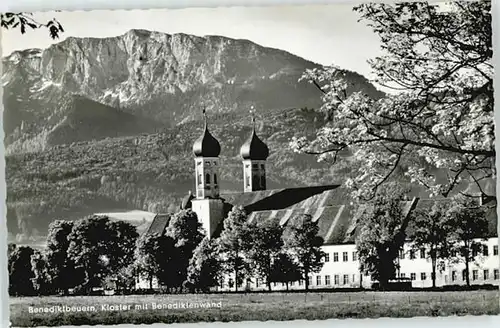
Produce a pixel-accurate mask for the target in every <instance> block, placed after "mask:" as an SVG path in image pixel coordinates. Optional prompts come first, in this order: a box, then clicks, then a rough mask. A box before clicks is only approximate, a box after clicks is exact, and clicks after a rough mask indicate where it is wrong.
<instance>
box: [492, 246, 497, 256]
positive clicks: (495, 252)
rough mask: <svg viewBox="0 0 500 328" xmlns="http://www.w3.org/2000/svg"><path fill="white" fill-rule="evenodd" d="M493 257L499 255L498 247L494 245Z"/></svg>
mask: <svg viewBox="0 0 500 328" xmlns="http://www.w3.org/2000/svg"><path fill="white" fill-rule="evenodd" d="M493 255H498V245H493Z"/></svg>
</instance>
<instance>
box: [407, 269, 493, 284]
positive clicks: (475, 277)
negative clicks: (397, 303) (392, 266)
mask: <svg viewBox="0 0 500 328" xmlns="http://www.w3.org/2000/svg"><path fill="white" fill-rule="evenodd" d="M466 276H467V271H466V270H463V271H462V280H463V281H465V280H466ZM399 277H400V278H406V274H405V273H400V274H399ZM428 278H430V276H428V275H427V273H426V272H421V273H420V280H422V281H425V280H427V279H428ZM410 279H411V280H417V274H416V273H414V272H412V273H410ZM489 279H490V270H488V269H485V270H483V280H489ZM493 279H494V280H498V279H500V273H499V271H498V269H494V270H493ZM447 280H448V276H445V281H446V282H447ZM472 280H479V270H472ZM451 281H457V272H456V271H452V272H451Z"/></svg>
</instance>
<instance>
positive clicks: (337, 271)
mask: <svg viewBox="0 0 500 328" xmlns="http://www.w3.org/2000/svg"><path fill="white" fill-rule="evenodd" d="M477 241H478V242H482V243H483V244H484V245H485V247H484V249H483V251H482V252H479V253H478V254H477V257H476V258H475V260H474V261H473V262H472V263H470V264H469V277H470V284H471V285H497V286H500V273H499V268H500V257H499V255H498V246H499V245H498V238H497V237H494V238H489V239H487V240H477ZM322 250H323V252H325V254H326V256H325V259H324V265H323V267H322V269H321V271H320V272H317V273H314V274H312V275H310V277H309V288H310V289H330V288H332V289H333V288H346V289H347V288H360V287H362V288H365V289H371V288H372V284H373V283H374V281H372V279H371V277H370V276H369V275H366V274H365V273H361V272H360V270H359V265H360V262H359V259H358V257H357V252H356V245H354V244H347V245H325V246H323V247H322ZM457 260H459V259H457ZM397 261H398V262H399V266H400V268H399V270H398V272H397V274H396V275H397V276H398V277H400V278H409V279H410V280H411V284H412V287H413V288H429V287H432V278H431V277H432V263H431V259H430V258H429V257H428V253H427V250H425V249H424V250H418V251H414V250H413V249H412V246H411V243H407V244H405V245H404V247H403V251H402V252H400V255H399V258H398V259H397ZM446 262H447V263H445V265H444V267H443V266H442V267H441V270H439V268H438V269H437V270H436V287H442V286H449V285H465V284H466V278H465V271H464V270H465V263H463V261H458V263H456V262H455V261H446ZM229 280H232V278H231V277H227V278H226V279H224V286H223V288H222V289H221V290H227V291H230V290H234V286H233V287H230V284H229V283H228V281H229ZM271 287H272V290H286V285H285V284H283V283H272V285H271ZM304 288H305V283H304V281H295V282H291V283H290V284H289V286H288V289H289V290H303V289H304ZM238 289H239V290H262V291H265V290H267V285H266V283H265V281H263V280H262V279H255V278H254V279H250V281H248V282H247V283H246V284H244V285H242V286H240V287H239V288H238Z"/></svg>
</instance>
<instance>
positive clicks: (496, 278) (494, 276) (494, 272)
mask: <svg viewBox="0 0 500 328" xmlns="http://www.w3.org/2000/svg"><path fill="white" fill-rule="evenodd" d="M493 279H495V280H498V269H495V270H493Z"/></svg>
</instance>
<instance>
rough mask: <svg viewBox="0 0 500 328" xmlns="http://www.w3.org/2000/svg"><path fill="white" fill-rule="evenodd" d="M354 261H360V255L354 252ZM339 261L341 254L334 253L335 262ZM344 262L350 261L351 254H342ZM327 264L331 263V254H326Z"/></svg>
mask: <svg viewBox="0 0 500 328" xmlns="http://www.w3.org/2000/svg"><path fill="white" fill-rule="evenodd" d="M352 260H353V261H357V260H358V253H357V252H352ZM338 261H339V253H337V252H334V253H333V262H338ZM342 261H343V262H347V261H349V252H342ZM325 262H330V254H328V253H326V255H325Z"/></svg>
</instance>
